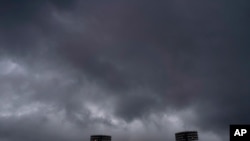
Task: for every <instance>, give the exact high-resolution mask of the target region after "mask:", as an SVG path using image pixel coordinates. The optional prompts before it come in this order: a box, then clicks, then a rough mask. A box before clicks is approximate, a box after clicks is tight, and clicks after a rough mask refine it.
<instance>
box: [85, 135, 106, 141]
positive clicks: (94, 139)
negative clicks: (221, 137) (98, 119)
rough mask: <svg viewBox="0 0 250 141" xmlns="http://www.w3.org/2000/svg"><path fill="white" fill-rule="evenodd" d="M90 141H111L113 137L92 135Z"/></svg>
mask: <svg viewBox="0 0 250 141" xmlns="http://www.w3.org/2000/svg"><path fill="white" fill-rule="evenodd" d="M90 141H111V136H108V135H92V136H90Z"/></svg>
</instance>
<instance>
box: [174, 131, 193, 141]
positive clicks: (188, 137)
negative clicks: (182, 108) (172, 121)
mask: <svg viewBox="0 0 250 141" xmlns="http://www.w3.org/2000/svg"><path fill="white" fill-rule="evenodd" d="M175 139H176V141H198V132H197V131H184V132H178V133H176V134H175Z"/></svg>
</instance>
